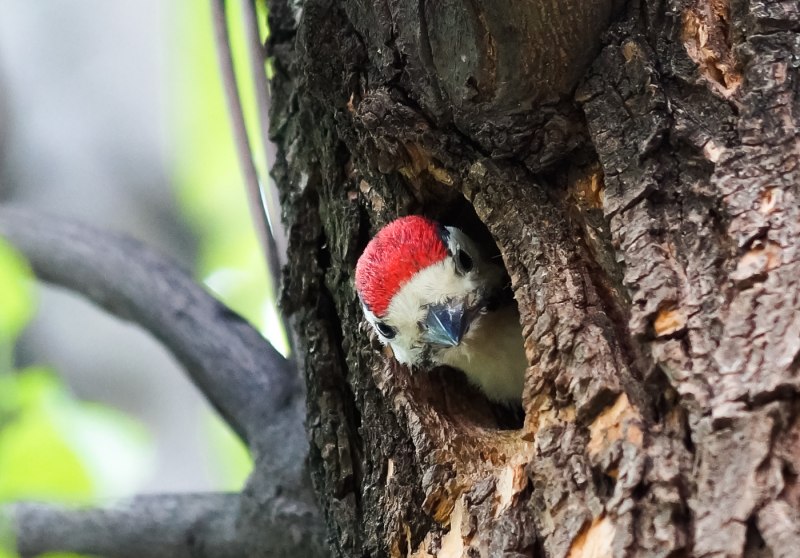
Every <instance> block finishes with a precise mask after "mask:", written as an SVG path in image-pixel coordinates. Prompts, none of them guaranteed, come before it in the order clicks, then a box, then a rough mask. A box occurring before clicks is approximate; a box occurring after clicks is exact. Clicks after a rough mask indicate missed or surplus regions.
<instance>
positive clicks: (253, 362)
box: [0, 206, 300, 446]
mask: <svg viewBox="0 0 800 558" xmlns="http://www.w3.org/2000/svg"><path fill="white" fill-rule="evenodd" d="M0 235H2V236H5V237H6V238H8V240H9V241H10V242H11V243H12V244H13V245H14V246H16V247H17V248H18V249H19V250H20V251H21V252H22V253H23V255H24V256H25V257H26V258H27V259H28V260H29V261H30V263H31V265H32V266H33V269H34V272H35V273H36V275H37V276H38V277H39V278H41V279H42V280H44V281H47V282H49V283H53V284H55V285H59V286H63V287H66V288H68V289H70V290H73V291H75V292H78V293H80V294H82V295H84V296H85V297H86V298H88V299H89V300H90V301H92V302H94V303H95V304H97V305H98V306H100V307H102V308H104V309H106V310H107V311H109V312H110V313H112V314H114V315H116V316H118V317H120V318H123V319H126V320H130V321H132V322H135V323H137V324H139V325H141V326H142V327H143V328H144V329H146V330H147V331H149V332H150V333H151V334H153V335H154V336H155V337H156V338H157V339H158V340H159V341H161V342H162V343H163V344H164V346H165V347H167V348H168V349H169V350H170V351H171V352H172V354H173V355H175V357H176V358H177V359H178V361H179V362H180V363H181V364H182V365H183V366H184V368H185V369H186V371H187V372H188V374H189V376H190V377H191V378H192V380H193V381H194V382H195V384H196V385H197V386H198V387H199V388H200V390H201V391H202V392H203V394H205V396H206V397H207V398H208V399H209V401H210V402H211V403H212V405H213V406H214V407H215V408H216V409H217V410H218V411H219V412H220V414H221V415H222V416H223V418H224V419H225V420H226V421H227V422H228V423H229V424H230V425H231V426H232V427H233V428H234V430H235V431H236V432H237V434H239V436H241V437H242V438H243V439H244V440H246V441H247V442H248V444H250V445H251V446H253V445H259V444H257V443H256V441H255V439H256V438H257V437H258V436H259V433H261V432H264V431H265V426H266V425H268V424H271V423H273V422H275V417H276V416H277V415H279V414H280V413H282V412H283V410H284V409H285V408H286V407H287V405H289V403H290V402H291V400H292V397H293V396H294V395H295V394H297V393H298V392H299V389H300V388H299V379H298V377H297V374H296V372H295V370H294V369H293V367H292V366H291V365H290V363H289V362H287V360H286V359H284V358H283V356H281V354H280V353H278V351H276V350H275V349H274V348H273V347H272V345H270V344H269V343H268V342H267V341H266V340H265V339H264V338H263V337H262V336H261V334H259V333H258V331H256V330H255V329H254V328H253V327H252V326H250V325H249V324H248V323H247V322H245V321H244V320H243V319H242V318H241V317H240V316H238V315H237V314H235V313H233V312H232V311H231V310H229V309H228V308H227V307H225V306H224V305H223V304H221V303H220V302H219V301H217V300H216V299H215V298H214V297H212V296H211V295H210V294H209V293H208V292H207V291H206V290H205V289H203V288H202V287H201V286H199V285H198V284H197V283H196V282H195V281H194V280H193V279H192V278H191V276H190V275H189V274H188V273H186V272H185V271H183V270H182V269H180V268H179V267H178V266H177V265H176V264H175V263H174V262H172V261H170V260H169V259H167V258H165V257H164V256H162V255H160V254H157V253H156V252H154V251H153V250H151V249H149V248H147V247H146V246H145V245H143V244H142V243H140V242H138V241H136V240H134V239H132V238H129V237H126V236H123V235H120V234H114V233H110V232H105V231H100V230H98V229H95V228H93V227H90V226H88V225H84V224H79V223H76V222H73V221H70V220H67V219H62V218H56V217H53V216H49V215H42V214H39V213H35V212H32V211H27V210H23V209H20V208H12V207H7V206H0Z"/></svg>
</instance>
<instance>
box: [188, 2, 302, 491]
mask: <svg viewBox="0 0 800 558" xmlns="http://www.w3.org/2000/svg"><path fill="white" fill-rule="evenodd" d="M229 4H230V11H229V29H230V35H231V43H232V49H233V58H234V66H235V69H236V73H237V76H238V79H239V83H240V91H241V101H242V105H243V108H244V111H245V120H246V124H247V127H248V130H249V131H250V138H251V141H252V142H253V153H252V155H253V158H254V161H255V163H256V166H257V168H258V170H259V174H260V176H266V172H265V167H266V161H265V160H264V158H263V155H262V154H263V149H262V145H261V142H260V135H259V134H258V133H257V131H256V130H257V125H258V114H257V112H256V108H255V95H254V92H253V91H254V90H253V81H252V76H251V75H250V73H249V66H248V62H247V58H246V45H245V37H244V33H243V30H242V26H241V23H240V22H241V13H240V12H239V10H240V8H241V4H240V3H239V2H230V3H229ZM176 8H177V9H178V10H179V11H178V13H177V14H176V16H175V18H174V19H175V21H177V22H178V23H179V24H180V26H181V28H180V29H179V31H178V33H177V34H176V35H175V37H176V39H177V40H176V41H175V44H174V48H175V52H176V53H177V54H178V56H177V57H176V59H175V60H176V63H175V68H174V69H175V71H174V72H173V77H174V78H175V79H176V80H177V83H178V86H177V87H175V88H174V92H175V95H176V97H175V99H174V101H173V105H174V106H175V107H176V109H177V110H175V111H173V115H174V117H175V122H174V129H175V130H176V132H177V134H178V138H177V141H176V146H177V153H176V159H175V169H174V170H175V175H174V176H175V187H176V193H177V196H178V200H179V202H180V206H181V208H182V210H183V212H184V215H185V217H186V220H187V222H188V223H189V225H190V227H191V228H192V230H193V231H194V232H195V237H196V238H197V239H198V263H197V273H198V276H199V277H200V278H201V279H202V280H203V282H204V283H205V284H206V286H207V287H208V288H210V289H211V290H212V291H214V293H215V294H216V295H217V296H218V297H219V298H220V299H221V300H222V301H223V302H225V304H227V305H228V306H229V307H230V308H232V309H233V310H234V311H236V312H237V313H239V314H241V315H242V316H244V317H245V318H246V319H247V320H248V321H250V322H251V323H252V324H254V325H255V326H256V327H257V328H258V329H259V330H260V331H261V333H262V334H263V335H264V336H265V337H266V338H267V339H268V340H269V341H270V342H271V343H272V344H273V345H274V346H275V347H276V348H278V350H280V351H283V352H284V353H285V352H286V351H287V350H288V344H287V341H286V337H285V334H284V332H283V330H282V328H281V324H280V318H279V314H278V311H277V307H276V302H275V300H276V296H275V292H274V289H273V286H272V285H271V283H270V281H269V277H268V275H267V269H266V264H265V261H264V257H263V252H262V251H261V248H260V246H259V242H258V239H257V238H256V236H255V233H254V231H253V226H252V220H251V216H250V212H249V209H248V205H247V197H246V191H245V187H244V184H243V181H242V178H241V173H240V169H239V164H238V160H237V157H236V151H235V147H234V143H233V139H232V138H233V136H232V132H231V127H230V120H229V117H228V113H227V106H226V103H225V97H224V90H223V86H222V82H221V79H220V72H219V66H218V63H217V58H216V53H215V49H214V39H213V26H212V22H211V13H210V10H208V9H198V7H197V4H196V3H195V2H192V1H191V0H182V1H181V2H178V3H176ZM257 8H258V10H259V16H258V20H259V22H262V24H264V25H265V24H266V8H265V4H264V2H261V1H260V2H257ZM266 32H267V30H266V27H265V26H264V27H262V29H261V33H262V36H264V35H265V34H266ZM207 423H208V428H209V433H210V439H211V441H212V443H213V444H214V452H213V454H214V455H215V456H217V457H218V459H219V463H217V465H218V467H219V469H220V471H221V473H222V475H221V478H222V479H223V484H224V488H227V489H231V490H236V489H239V488H241V486H242V483H243V482H244V480H245V478H246V477H247V475H248V474H249V473H250V470H251V469H252V462H251V461H250V458H249V456H248V454H247V450H246V448H245V447H244V445H243V444H241V442H240V441H239V440H238V438H236V437H235V436H234V435H233V433H232V431H231V430H230V428H229V427H228V426H227V425H225V424H224V423H223V422H222V421H221V420H220V419H219V418H218V417H217V415H209V417H208V421H207Z"/></svg>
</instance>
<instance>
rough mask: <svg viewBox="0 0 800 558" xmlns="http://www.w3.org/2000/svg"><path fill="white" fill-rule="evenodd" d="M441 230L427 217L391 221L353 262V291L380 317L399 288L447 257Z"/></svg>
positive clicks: (416, 216)
mask: <svg viewBox="0 0 800 558" xmlns="http://www.w3.org/2000/svg"><path fill="white" fill-rule="evenodd" d="M441 230H442V229H441V227H440V225H439V224H437V223H436V222H434V221H431V220H430V219H426V218H425V217H420V216H419V215H410V216H408V217H401V218H399V219H396V220H395V221H392V222H391V223H389V224H388V225H386V226H385V227H383V228H382V229H381V230H380V231H378V234H376V235H375V237H374V238H373V239H372V240H370V241H369V244H367V247H366V249H365V250H364V253H363V254H361V257H360V258H359V259H358V263H357V264H356V290H358V294H359V295H360V296H361V300H362V301H363V302H364V304H366V305H367V307H368V308H369V309H370V311H371V312H372V313H373V314H375V315H376V316H378V317H383V316H384V315H385V313H386V311H387V310H388V309H389V303H390V302H391V301H392V297H394V295H395V294H397V291H399V290H400V287H402V286H403V285H405V284H406V283H407V282H408V280H409V279H411V278H412V277H413V276H414V274H415V273H417V272H418V271H419V270H421V269H425V268H426V267H428V266H429V265H432V264H435V263H437V262H440V261H442V260H443V259H444V258H445V257H447V247H446V246H445V244H444V242H443V241H442V236H441Z"/></svg>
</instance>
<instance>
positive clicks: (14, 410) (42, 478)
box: [0, 0, 287, 558]
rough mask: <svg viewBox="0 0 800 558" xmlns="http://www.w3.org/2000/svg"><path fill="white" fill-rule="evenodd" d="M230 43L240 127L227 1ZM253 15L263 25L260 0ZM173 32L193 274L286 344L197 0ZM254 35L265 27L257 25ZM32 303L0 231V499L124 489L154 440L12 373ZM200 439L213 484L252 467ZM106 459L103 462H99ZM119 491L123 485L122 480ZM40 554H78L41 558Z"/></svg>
mask: <svg viewBox="0 0 800 558" xmlns="http://www.w3.org/2000/svg"><path fill="white" fill-rule="evenodd" d="M231 5H232V7H233V8H234V9H232V10H231V12H232V13H231V19H232V21H233V22H234V23H233V25H232V26H231V27H232V43H233V47H234V61H235V66H236V69H237V74H238V75H239V76H240V79H241V80H242V81H241V85H242V87H241V90H242V101H243V105H244V107H245V111H246V120H247V124H248V128H249V129H250V130H251V131H253V132H254V131H255V126H256V125H257V114H256V112H255V108H254V107H255V102H254V96H253V93H252V91H253V88H252V76H250V75H249V72H248V65H247V60H246V58H245V56H246V55H245V47H244V36H243V33H242V31H241V25H240V24H239V23H238V22H239V21H241V19H240V14H239V13H238V11H237V10H238V9H239V7H240V4H239V3H236V2H232V3H231ZM258 7H259V11H260V14H259V21H260V22H262V23H265V22H266V12H265V7H264V3H263V2H258ZM173 9H175V10H176V12H175V13H174V14H173V15H174V17H173V18H172V19H173V21H175V22H177V23H178V24H179V26H180V28H179V29H178V30H177V31H176V32H174V33H172V34H171V37H172V44H171V48H172V52H173V53H175V54H176V56H175V58H174V59H173V60H174V61H175V67H174V68H173V70H174V71H172V72H171V76H172V78H173V79H174V87H173V91H175V95H176V97H175V99H173V101H174V102H173V106H174V110H173V111H171V113H172V114H173V115H174V118H175V120H174V121H173V122H171V123H169V124H170V125H171V126H172V128H173V129H174V130H175V131H176V134H177V138H176V142H175V144H176V153H175V155H176V157H175V159H174V164H175V166H174V183H175V189H176V195H177V197H178V199H179V202H180V206H181V208H182V211H183V212H184V215H185V218H186V220H187V222H188V223H189V225H190V226H191V227H192V229H193V230H194V232H195V234H196V236H197V238H198V262H197V272H198V275H199V277H201V278H202V280H203V281H204V282H205V283H206V285H207V286H208V287H209V288H210V289H212V290H213V291H214V292H215V293H216V294H217V295H218V296H219V297H220V298H221V299H222V300H223V301H224V302H225V303H226V304H227V305H228V306H230V307H231V308H232V309H234V310H235V311H236V312H238V313H240V314H242V315H243V316H244V317H246V318H247V319H248V320H249V321H250V322H252V323H253V324H254V325H256V326H257V327H258V328H259V329H260V330H261V331H262V333H263V334H264V335H265V336H266V337H267V338H268V339H269V340H270V341H271V342H272V343H273V344H274V345H275V346H276V347H277V348H278V349H279V350H282V351H284V352H285V351H287V343H286V338H285V334H284V332H283V331H282V330H281V326H280V320H279V317H278V312H277V309H276V304H275V293H274V290H273V287H272V285H271V284H270V282H269V279H268V276H267V273H266V266H265V263H264V259H263V256H262V252H261V249H260V247H259V244H258V241H257V239H256V238H255V235H254V233H253V228H252V226H251V220H250V215H249V211H248V207H247V201H246V196H245V190H244V186H243V185H242V182H241V178H240V174H239V169H238V163H237V158H236V153H235V151H234V145H233V142H232V139H231V132H230V127H229V120H228V116H227V113H226V110H227V109H226V105H225V100H224V97H223V90H222V85H221V82H220V77H219V71H218V66H217V61H216V55H215V52H214V45H213V32H212V25H211V20H210V12H209V10H208V9H207V8H205V7H203V8H198V5H197V3H196V2H193V1H191V0H181V1H179V2H176V3H174V5H173ZM261 31H262V36H263V35H264V34H266V33H267V30H266V27H262V30H261ZM251 138H252V139H253V140H254V147H253V149H254V154H253V155H254V158H255V161H256V164H257V167H258V168H259V172H260V175H261V176H266V173H265V172H264V170H265V166H266V162H265V161H264V160H263V156H262V154H263V150H262V148H261V145H260V137H259V134H257V133H251ZM35 308H36V290H35V286H34V282H33V279H32V275H31V272H30V269H29V268H28V266H27V264H26V263H25V261H24V260H23V259H22V258H21V257H20V256H19V255H18V254H17V253H16V252H15V251H14V250H13V249H12V248H11V247H10V246H9V245H8V244H7V243H5V242H4V241H2V239H0V504H2V503H3V502H9V501H13V500H20V499H45V500H49V501H54V500H55V501H61V502H67V503H77V504H87V503H90V502H92V501H94V500H96V499H97V498H98V497H102V496H107V495H109V494H112V493H113V494H114V495H119V494H120V492H121V491H122V492H124V491H125V487H128V489H129V490H131V491H132V490H134V489H135V487H136V486H137V484H138V482H139V481H140V480H141V478H142V475H143V474H144V472H145V471H146V470H147V468H148V462H149V461H150V459H151V458H152V446H151V443H150V440H149V437H148V435H147V433H146V432H145V430H144V428H143V427H142V426H141V425H140V424H139V423H137V422H136V421H134V420H132V419H130V418H129V417H127V416H125V415H123V414H122V413H120V412H117V411H115V410H113V409H110V408H107V407H104V406H102V405H98V404H94V403H88V402H82V401H79V400H76V399H75V398H74V397H72V396H71V394H70V393H69V391H68V389H67V388H66V387H65V386H64V385H63V383H62V382H61V381H60V379H59V378H58V376H57V375H56V374H54V373H53V372H52V371H51V370H49V369H47V368H44V367H32V368H28V369H25V370H14V366H13V350H14V343H15V341H16V339H17V338H18V336H19V334H20V333H21V332H22V331H23V329H24V327H25V326H26V324H27V323H28V321H29V320H30V319H31V317H32V316H33V314H34V312H35ZM207 425H208V433H209V437H208V439H209V443H211V444H212V446H213V454H214V455H215V456H217V457H218V460H219V462H218V463H217V468H218V470H219V478H220V484H221V486H220V489H223V490H225V489H229V490H236V489H239V488H241V486H242V483H243V482H244V480H245V478H246V477H247V475H248V474H249V472H250V470H251V469H252V462H251V460H250V457H249V455H248V452H247V449H246V448H245V446H244V445H243V444H242V443H241V442H240V441H239V440H238V438H236V437H235V436H234V435H233V433H232V432H231V430H230V428H228V426H227V425H226V424H225V423H223V422H222V421H221V420H220V419H219V418H218V417H217V415H215V414H211V413H209V415H208V420H207ZM109 456H113V459H109ZM121 487H122V488H121ZM12 538H13V537H12V535H11V531H10V529H9V528H8V526H7V525H3V523H2V517H0V558H14V556H15V555H14V553H13V551H12V550H11V549H12V548H13V546H14V545H13V540H12ZM47 557H48V558H77V555H73V554H48V555H47Z"/></svg>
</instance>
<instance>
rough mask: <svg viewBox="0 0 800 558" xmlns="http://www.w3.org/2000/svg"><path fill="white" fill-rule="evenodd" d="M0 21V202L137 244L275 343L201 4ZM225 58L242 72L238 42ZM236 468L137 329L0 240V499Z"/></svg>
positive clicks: (235, 449) (126, 491)
mask: <svg viewBox="0 0 800 558" xmlns="http://www.w3.org/2000/svg"><path fill="white" fill-rule="evenodd" d="M233 4H237V5H238V3H236V2H233ZM261 11H262V15H263V7H262V8H261ZM0 14H2V17H0V202H13V203H16V204H21V205H26V206H31V207H35V208H37V209H39V210H42V211H45V212H49V213H53V214H58V215H66V216H70V217H74V218H78V219H81V220H84V221H87V222H90V223H93V224H96V225H99V226H102V227H105V228H109V229H114V230H117V231H122V232H125V233H128V234H130V235H132V236H134V237H136V238H139V239H141V240H143V241H145V242H146V243H148V244H149V245H151V246H153V247H155V248H157V249H159V250H160V251H162V252H164V253H166V254H168V255H170V256H172V257H173V258H175V259H177V260H179V261H180V262H181V263H182V264H183V265H184V267H186V268H189V269H192V270H194V272H195V276H196V277H197V278H198V280H200V281H203V282H204V283H205V284H206V285H207V286H208V287H209V288H210V289H212V290H213V291H214V292H215V293H216V294H217V295H218V296H219V297H220V298H221V299H222V300H224V301H225V302H226V303H227V304H228V305H229V306H231V307H232V308H234V309H235V310H236V311H238V312H239V313H241V314H243V315H244V316H245V317H246V318H248V319H249V320H250V321H251V322H252V323H254V324H255V325H256V326H257V327H259V328H260V329H261V330H262V332H264V334H265V336H267V337H268V338H269V339H270V340H271V341H272V342H273V343H274V344H275V345H276V346H278V347H279V348H280V349H281V350H285V342H284V339H283V337H282V332H281V331H280V327H279V325H278V319H277V315H276V311H275V306H274V297H273V294H272V289H271V286H270V285H269V284H268V280H267V277H266V273H265V266H264V264H263V261H262V258H261V254H260V251H259V249H258V245H257V242H256V239H255V237H254V236H253V233H252V229H251V227H250V219H249V213H248V210H247V207H246V201H245V195H244V188H243V186H242V184H241V178H240V174H239V169H238V166H237V163H236V156H235V152H234V150H233V142H232V139H231V134H230V129H229V125H228V119H227V113H226V108H225V103H224V97H223V93H222V86H221V83H220V79H219V72H218V66H217V61H216V56H215V52H214V46H213V42H212V37H213V33H212V26H211V18H210V10H209V3H208V2H197V1H196V0H171V1H170V2H163V1H161V0H116V1H114V2H108V1H104V0H48V1H47V2H30V1H28V0H0ZM231 16H232V17H231V22H235V21H237V20H235V19H234V18H236V17H237V14H236V13H235V11H234V13H233V14H231ZM261 19H262V20H263V19H264V18H263V17H262V18H261ZM233 28H234V37H233V42H234V46H236V45H237V44H240V43H242V42H243V39H242V37H241V35H242V33H241V30H239V31H238V32H237V30H236V29H237V23H234V24H233ZM262 33H266V29H262ZM234 54H235V55H236V63H237V69H240V70H242V71H244V69H246V68H247V64H246V61H245V59H244V52H243V48H238V49H236V50H235V52H234ZM248 85H249V84H248V83H247V82H246V83H245V90H246V91H249V86H248ZM244 100H245V103H246V108H248V109H249V110H248V123H249V124H250V123H253V122H255V120H256V118H255V115H254V114H253V110H252V108H251V107H252V102H251V99H250V98H249V97H246V98H245V99H244ZM259 164H261V165H262V166H263V162H262V161H259ZM249 470H250V460H249V456H248V455H247V452H246V450H245V449H244V448H243V446H242V445H241V444H240V443H239V442H238V441H237V440H236V439H235V438H234V437H233V435H232V434H231V432H230V431H229V429H228V428H227V427H226V426H225V425H224V424H223V423H222V421H221V420H219V419H218V417H217V416H216V415H215V414H214V412H213V411H212V410H211V408H210V407H209V405H208V404H207V403H206V402H205V401H204V400H203V399H202V397H201V396H200V394H199V392H198V391H197V390H196V389H195V388H194V386H193V385H192V384H191V383H190V382H189V381H188V380H187V379H186V377H185V375H184V374H183V372H182V371H181V370H180V369H179V368H178V367H177V365H176V363H175V361H174V360H173V359H172V358H171V356H170V355H169V354H167V353H166V351H165V350H164V349H162V348H161V347H160V346H159V345H158V344H157V343H156V342H155V341H154V340H153V339H152V338H151V337H150V336H149V335H148V334H146V333H145V332H143V331H141V330H139V329H138V328H137V327H136V326H133V325H130V324H127V323H123V322H120V321H119V320H116V319H114V318H111V317H109V316H107V315H105V314H103V313H102V312H101V311H99V310H97V309H96V308H94V307H92V306H91V305H89V304H88V303H86V302H85V301H83V300H82V299H80V298H78V297H76V296H75V295H73V294H71V293H67V292H64V291H61V290H58V289H53V288H48V287H45V286H42V285H39V284H36V283H35V282H33V281H32V279H31V276H30V272H29V270H28V268H27V265H26V263H25V262H24V261H23V260H22V259H21V258H20V257H19V256H18V255H17V254H15V253H14V251H13V250H12V249H11V248H10V247H9V246H8V245H7V244H5V243H3V242H2V240H0V505H2V502H7V501H13V500H20V499H43V500H49V501H60V502H75V503H92V502H96V501H99V500H104V499H109V498H116V497H121V496H129V495H132V494H134V493H152V492H185V491H210V490H236V489H238V488H240V487H241V485H242V483H243V482H244V479H245V478H246V475H247V474H248V472H249ZM0 531H2V529H1V528H0ZM0 538H2V535H0ZM9 544H10V543H9V542H8V541H6V544H5V546H6V548H8V547H9ZM3 546H4V545H3V544H2V541H0V556H3V557H5V556H10V555H11V554H10V553H9V552H8V551H5V554H4V551H3V550H2V547H3Z"/></svg>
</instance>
